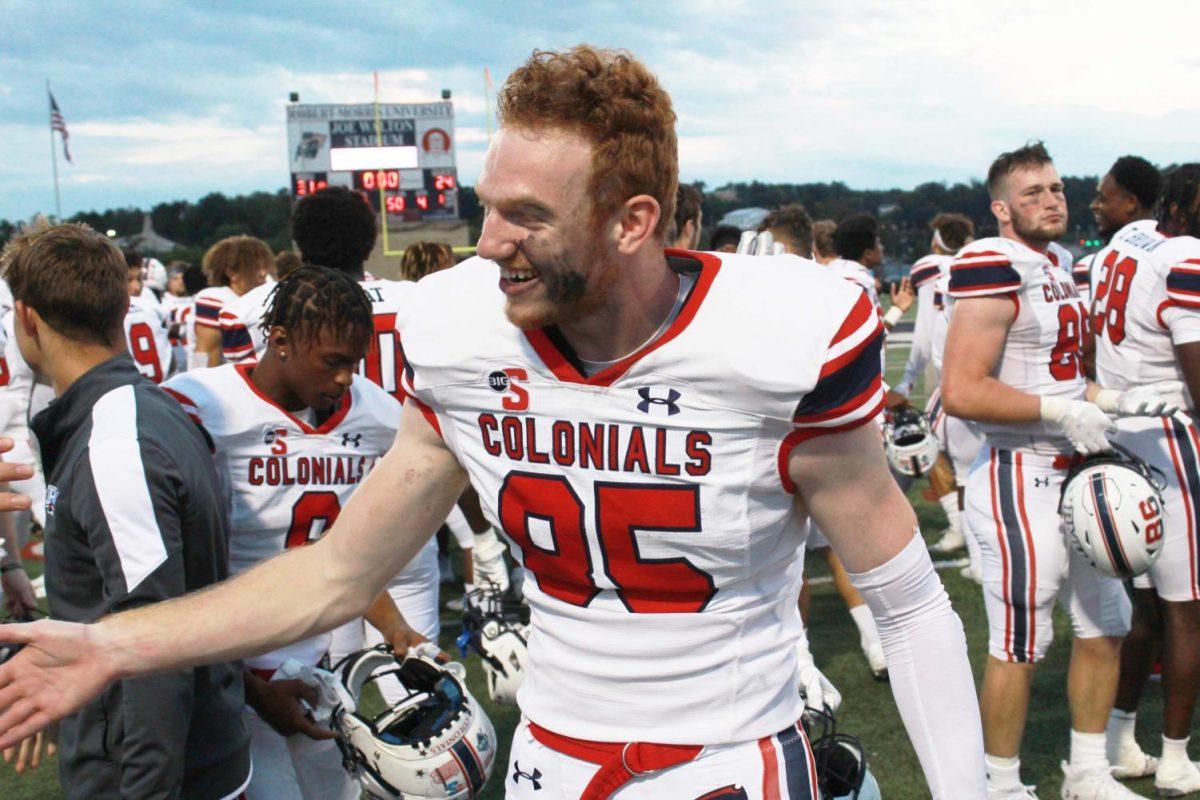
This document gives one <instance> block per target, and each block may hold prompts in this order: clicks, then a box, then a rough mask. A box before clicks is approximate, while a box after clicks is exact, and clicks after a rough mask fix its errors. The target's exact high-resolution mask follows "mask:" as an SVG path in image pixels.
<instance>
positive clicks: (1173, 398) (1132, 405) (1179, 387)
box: [1092, 381, 1183, 417]
mask: <svg viewBox="0 0 1200 800" xmlns="http://www.w3.org/2000/svg"><path fill="white" fill-rule="evenodd" d="M1182 397H1183V384H1182V383H1180V382H1179V381H1163V382H1162V383H1156V384H1154V385H1153V386H1139V387H1137V388H1136V389H1130V390H1129V391H1127V392H1118V391H1117V390H1116V389H1101V390H1100V392H1099V393H1098V394H1097V395H1096V399H1095V400H1093V401H1092V402H1093V403H1095V404H1096V405H1097V406H1099V407H1100V410H1101V411H1103V412H1104V413H1106V414H1116V415H1117V416H1118V417H1169V416H1171V415H1172V414H1174V413H1175V412H1176V411H1178V410H1179V405H1180V403H1179V401H1180V400H1181V399H1182Z"/></svg>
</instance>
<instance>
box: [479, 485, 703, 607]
mask: <svg viewBox="0 0 1200 800" xmlns="http://www.w3.org/2000/svg"><path fill="white" fill-rule="evenodd" d="M499 499H500V505H499V509H500V523H501V525H502V526H503V528H504V531H505V533H506V534H508V536H509V537H510V538H511V539H512V540H513V541H515V542H516V543H517V545H518V546H520V548H521V550H522V553H523V554H524V562H525V568H526V569H528V570H529V571H531V572H532V573H533V574H534V575H535V576H536V577H537V583H538V586H539V587H540V588H541V590H542V591H544V592H545V593H546V594H548V595H550V596H551V597H555V598H557V599H559V600H562V601H563V602H565V603H570V604H572V605H576V606H586V605H587V604H588V603H590V602H591V601H592V599H593V598H594V597H595V596H596V595H597V594H599V593H600V588H599V587H598V586H597V585H596V581H595V579H594V577H593V575H594V574H595V572H596V569H595V567H594V565H593V564H592V555H591V550H590V548H589V543H588V535H587V522H586V516H587V515H586V509H585V507H584V504H583V501H582V500H580V498H579V496H578V495H577V494H576V493H575V490H574V489H573V488H572V487H571V485H570V484H569V483H568V482H567V480H566V479H565V478H562V477H559V476H550V475H536V474H531V473H525V472H512V473H510V474H509V475H508V477H507V478H506V479H505V480H504V484H503V486H501V488H500V498H499ZM595 501H596V502H595V505H596V509H595V530H596V531H598V539H599V542H598V543H599V545H600V548H599V549H600V554H601V558H602V560H603V563H602V564H601V569H603V570H604V573H605V574H607V575H608V577H609V579H610V580H611V581H612V583H613V585H614V586H615V587H616V593H617V596H618V597H619V598H620V599H621V602H622V603H624V605H625V607H626V608H627V609H629V610H630V611H632V612H634V613H636V614H656V613H657V614H662V613H675V614H679V613H695V612H698V611H703V610H704V608H705V606H707V605H708V603H709V601H711V600H712V597H713V595H714V594H716V584H715V583H714V582H713V579H712V576H711V575H709V574H708V573H706V572H703V571H702V570H700V569H697V568H696V567H695V566H694V565H693V564H691V563H690V562H688V560H687V559H686V558H683V557H682V556H679V557H675V558H651V557H648V556H646V555H644V554H643V553H642V552H641V549H640V548H639V541H638V536H639V533H641V532H647V531H699V530H700V489H699V487H696V486H666V485H661V484H630V483H597V484H596V489H595ZM534 524H537V525H540V526H544V529H545V530H546V532H547V534H548V541H545V543H546V544H547V545H548V547H543V546H541V545H539V544H538V543H536V542H535V541H534V540H533V536H532V534H531V528H532V527H533V525H534Z"/></svg>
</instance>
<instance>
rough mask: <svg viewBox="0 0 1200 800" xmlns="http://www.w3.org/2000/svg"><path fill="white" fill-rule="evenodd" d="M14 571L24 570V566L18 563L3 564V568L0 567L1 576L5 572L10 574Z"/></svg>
mask: <svg viewBox="0 0 1200 800" xmlns="http://www.w3.org/2000/svg"><path fill="white" fill-rule="evenodd" d="M14 569H25V565H24V564H21V563H19V562H14V563H12V564H5V565H4V566H2V567H0V575H3V574H4V573H6V572H12V571H13V570H14Z"/></svg>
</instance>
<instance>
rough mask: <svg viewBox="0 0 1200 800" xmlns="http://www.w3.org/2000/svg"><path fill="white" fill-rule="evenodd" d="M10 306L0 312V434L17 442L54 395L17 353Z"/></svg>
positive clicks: (27, 434)
mask: <svg viewBox="0 0 1200 800" xmlns="http://www.w3.org/2000/svg"><path fill="white" fill-rule="evenodd" d="M14 319H15V318H14V316H13V311H12V309H11V308H9V310H7V311H5V312H4V317H3V326H2V328H0V329H2V330H3V339H4V347H3V349H2V350H0V355H2V356H3V357H2V358H0V434H3V435H4V436H8V437H11V438H12V439H13V440H14V441H16V442H18V443H20V442H25V441H26V440H28V439H29V438H30V437H29V420H30V419H32V418H33V416H34V415H35V414H37V412H39V411H41V410H42V409H43V408H45V407H46V406H47V405H48V404H49V403H50V401H51V400H53V399H54V389H53V388H52V387H50V386H48V385H47V384H45V383H39V382H38V379H37V376H36V375H35V374H34V372H33V369H32V368H31V367H30V366H29V364H28V363H27V362H26V361H25V359H24V357H23V356H22V355H21V350H20V348H19V347H18V346H17V338H16V335H15V333H14V331H13V324H14Z"/></svg>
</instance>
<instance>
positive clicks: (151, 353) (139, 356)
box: [129, 322, 163, 383]
mask: <svg viewBox="0 0 1200 800" xmlns="http://www.w3.org/2000/svg"><path fill="white" fill-rule="evenodd" d="M129 352H130V354H131V355H133V360H134V361H136V362H137V365H138V371H139V372H141V373H142V374H143V375H145V376H146V377H147V378H149V379H150V380H152V381H154V382H155V383H162V379H163V372H162V362H161V361H159V360H158V345H156V344H155V343H154V332H153V331H152V330H150V326H149V325H148V324H146V323H145V322H135V323H133V324H132V325H130V326H129Z"/></svg>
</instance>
